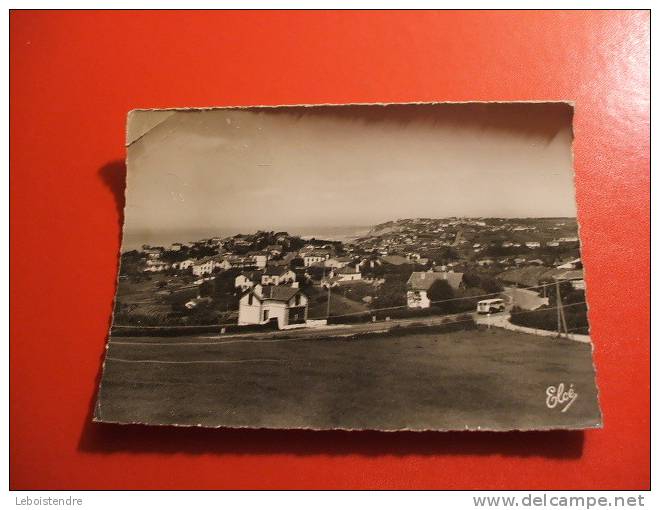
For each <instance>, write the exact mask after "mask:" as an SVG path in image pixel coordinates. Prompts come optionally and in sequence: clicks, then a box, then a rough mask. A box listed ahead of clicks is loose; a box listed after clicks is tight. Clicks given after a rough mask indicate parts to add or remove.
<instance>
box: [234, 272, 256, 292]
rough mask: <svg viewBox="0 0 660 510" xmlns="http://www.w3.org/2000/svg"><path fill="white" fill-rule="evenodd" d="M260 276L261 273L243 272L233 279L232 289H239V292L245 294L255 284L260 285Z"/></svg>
mask: <svg viewBox="0 0 660 510" xmlns="http://www.w3.org/2000/svg"><path fill="white" fill-rule="evenodd" d="M262 275H263V271H243V272H242V273H241V274H239V275H238V276H237V277H236V278H234V288H237V289H241V291H243V292H245V291H246V290H248V289H251V288H252V287H254V286H255V285H256V284H257V283H260V282H261V276H262Z"/></svg>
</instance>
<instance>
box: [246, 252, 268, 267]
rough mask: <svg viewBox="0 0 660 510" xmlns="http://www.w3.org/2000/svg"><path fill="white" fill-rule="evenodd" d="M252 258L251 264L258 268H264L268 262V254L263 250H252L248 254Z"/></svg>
mask: <svg viewBox="0 0 660 510" xmlns="http://www.w3.org/2000/svg"><path fill="white" fill-rule="evenodd" d="M247 256H248V257H249V258H250V265H253V266H255V267H256V268H257V269H263V268H264V267H266V264H267V263H268V254H267V253H265V252H261V251H251V252H249V253H248V254H247Z"/></svg>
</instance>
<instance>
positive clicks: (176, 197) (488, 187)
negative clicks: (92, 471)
mask: <svg viewBox="0 0 660 510" xmlns="http://www.w3.org/2000/svg"><path fill="white" fill-rule="evenodd" d="M573 110H574V104H573V103H572V102H570V101H533V102H465V103H407V104H353V105H293V106H250V107H232V108H228V107H222V108H219V107H214V108H179V109H162V110H132V111H131V112H129V114H128V119H127V127H126V146H127V190H126V206H125V215H124V229H123V241H122V250H121V261H120V268H119V275H118V283H117V292H116V298H115V306H114V311H113V318H112V327H111V331H110V336H109V341H108V345H107V349H106V356H105V359H104V364H103V375H102V379H101V384H100V388H99V393H98V399H97V402H96V406H95V409H94V418H93V419H94V421H99V422H107V423H119V424H146V425H170V426H202V427H234V428H248V429H258V428H277V429H306V430H337V429H341V430H365V429H370V430H380V431H429V430H430V431H448V430H475V431H476V430H488V431H507V430H523V431H524V430H554V429H565V430H576V429H587V428H597V427H601V426H602V418H601V412H600V408H599V404H598V389H597V386H596V381H595V369H594V366H593V362H592V343H591V338H590V335H589V322H588V312H587V299H586V297H585V291H586V289H585V278H584V271H585V268H584V267H583V262H582V256H581V248H580V238H579V226H578V222H577V213H576V204H575V189H574V181H573V155H572V142H573V131H572V119H573Z"/></svg>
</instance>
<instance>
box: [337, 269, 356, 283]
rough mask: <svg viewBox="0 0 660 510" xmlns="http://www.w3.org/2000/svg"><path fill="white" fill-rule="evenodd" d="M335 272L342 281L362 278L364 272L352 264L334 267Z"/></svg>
mask: <svg viewBox="0 0 660 510" xmlns="http://www.w3.org/2000/svg"><path fill="white" fill-rule="evenodd" d="M333 274H334V276H336V277H337V278H338V281H340V282H352V281H356V280H362V273H360V271H359V270H358V269H356V268H354V267H351V266H346V267H341V268H339V269H334V270H333Z"/></svg>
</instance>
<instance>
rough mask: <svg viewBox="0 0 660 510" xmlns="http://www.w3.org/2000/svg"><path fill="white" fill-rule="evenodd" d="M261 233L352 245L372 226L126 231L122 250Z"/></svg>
mask: <svg viewBox="0 0 660 510" xmlns="http://www.w3.org/2000/svg"><path fill="white" fill-rule="evenodd" d="M257 230H264V231H273V232H288V233H289V234H290V235H293V236H299V237H301V238H303V239H312V238H314V239H325V240H329V241H341V242H343V243H348V242H351V241H354V240H355V239H357V238H359V237H362V236H364V235H366V234H367V233H368V232H369V230H371V226H364V225H362V226H355V225H349V226H331V227H330V226H325V227H309V226H308V227H295V226H292V227H277V228H274V227H261V228H252V229H247V228H244V229H213V228H203V229H202V228H199V229H188V230H176V231H175V230H170V231H166V230H161V231H153V230H142V231H131V232H124V237H123V240H122V251H124V252H126V251H130V250H136V249H139V248H141V247H142V245H144V244H148V245H150V246H164V247H167V246H170V245H172V244H173V243H185V242H193V241H199V240H200V239H208V238H211V237H221V238H224V237H229V236H233V235H236V234H254V233H255V232H256V231H257Z"/></svg>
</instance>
